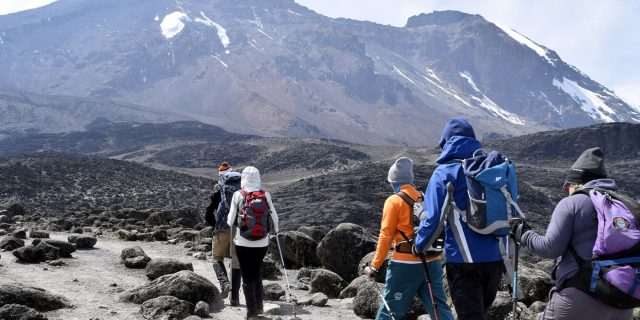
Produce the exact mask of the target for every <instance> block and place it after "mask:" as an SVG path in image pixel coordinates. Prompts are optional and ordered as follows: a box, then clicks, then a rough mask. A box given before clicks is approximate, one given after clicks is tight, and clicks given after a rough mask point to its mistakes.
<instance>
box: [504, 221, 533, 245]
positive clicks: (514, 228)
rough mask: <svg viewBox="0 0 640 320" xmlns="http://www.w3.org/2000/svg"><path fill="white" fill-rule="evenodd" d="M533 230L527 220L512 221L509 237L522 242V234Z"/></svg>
mask: <svg viewBox="0 0 640 320" xmlns="http://www.w3.org/2000/svg"><path fill="white" fill-rule="evenodd" d="M529 230H531V227H529V225H528V224H527V222H526V221H524V220H520V221H519V222H516V223H512V224H511V227H510V231H509V237H511V239H513V241H515V242H516V243H521V242H522V235H523V234H525V233H526V232H527V231H529Z"/></svg>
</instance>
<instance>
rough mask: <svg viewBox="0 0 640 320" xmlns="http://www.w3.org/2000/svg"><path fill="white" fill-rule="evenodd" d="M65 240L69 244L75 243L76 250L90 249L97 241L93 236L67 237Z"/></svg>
mask: <svg viewBox="0 0 640 320" xmlns="http://www.w3.org/2000/svg"><path fill="white" fill-rule="evenodd" d="M67 240H68V241H69V242H70V243H75V244H76V246H77V247H78V248H81V249H90V248H93V246H95V245H96V243H97V242H98V239H96V237H94V236H84V235H83V236H69V237H68V238H67Z"/></svg>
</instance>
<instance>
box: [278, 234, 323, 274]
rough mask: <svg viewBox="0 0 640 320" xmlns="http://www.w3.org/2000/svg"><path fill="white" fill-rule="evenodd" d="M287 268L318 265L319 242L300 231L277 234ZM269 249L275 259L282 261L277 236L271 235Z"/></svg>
mask: <svg viewBox="0 0 640 320" xmlns="http://www.w3.org/2000/svg"><path fill="white" fill-rule="evenodd" d="M277 237H278V240H279V241H280V246H281V248H280V249H281V250H282V256H283V258H284V263H285V267H286V268H301V267H314V266H315V267H318V266H320V264H321V263H320V259H319V258H318V254H317V247H318V242H316V240H313V239H312V238H311V237H309V236H308V235H306V234H304V233H302V232H299V231H287V232H281V233H279V234H278V235H277ZM269 251H270V252H271V255H272V256H273V258H274V259H276V260H277V261H280V253H279V252H278V244H277V242H276V236H273V237H271V239H270V242H269Z"/></svg>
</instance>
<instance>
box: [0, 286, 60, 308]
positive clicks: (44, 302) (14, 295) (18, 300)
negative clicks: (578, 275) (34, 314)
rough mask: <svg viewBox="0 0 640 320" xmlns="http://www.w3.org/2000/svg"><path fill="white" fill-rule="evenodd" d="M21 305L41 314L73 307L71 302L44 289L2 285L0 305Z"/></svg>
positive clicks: (0, 287)
mask: <svg viewBox="0 0 640 320" xmlns="http://www.w3.org/2000/svg"><path fill="white" fill-rule="evenodd" d="M7 304H21V305H23V306H27V307H29V308H33V309H36V310H38V311H41V312H46V311H51V310H58V309H62V308H69V307H71V302H70V301H69V300H68V299H67V298H65V297H63V296H59V295H56V294H52V293H49V292H47V291H46V290H44V289H41V288H36V287H30V286H25V285H13V284H2V285H0V305H7Z"/></svg>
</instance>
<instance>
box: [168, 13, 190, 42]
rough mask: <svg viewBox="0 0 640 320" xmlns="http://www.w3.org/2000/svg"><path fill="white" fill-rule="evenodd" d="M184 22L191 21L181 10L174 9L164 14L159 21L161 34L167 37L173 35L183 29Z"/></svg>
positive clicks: (169, 37)
mask: <svg viewBox="0 0 640 320" xmlns="http://www.w3.org/2000/svg"><path fill="white" fill-rule="evenodd" d="M185 22H191V18H189V16H188V15H186V14H185V13H183V12H180V11H175V12H172V13H170V14H168V15H166V16H165V17H164V18H163V19H162V22H160V29H162V35H163V36H164V37H165V38H167V39H171V38H173V37H175V36H176V35H177V34H178V33H180V32H181V31H182V29H184V23H185Z"/></svg>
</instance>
